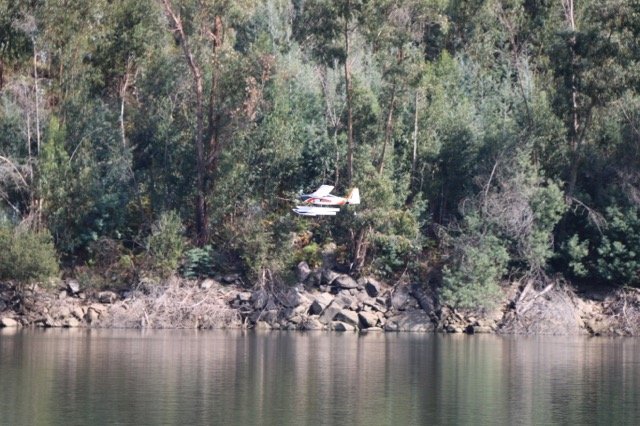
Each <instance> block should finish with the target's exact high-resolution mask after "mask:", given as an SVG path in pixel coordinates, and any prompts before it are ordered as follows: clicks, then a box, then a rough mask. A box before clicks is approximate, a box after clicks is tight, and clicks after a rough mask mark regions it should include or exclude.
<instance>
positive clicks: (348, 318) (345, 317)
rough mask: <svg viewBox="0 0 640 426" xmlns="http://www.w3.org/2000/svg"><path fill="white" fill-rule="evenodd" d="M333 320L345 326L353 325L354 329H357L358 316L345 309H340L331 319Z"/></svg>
mask: <svg viewBox="0 0 640 426" xmlns="http://www.w3.org/2000/svg"><path fill="white" fill-rule="evenodd" d="M333 319H334V321H340V322H344V323H346V324H350V325H353V326H354V327H357V326H358V322H359V319H358V314H357V313H355V312H353V311H349V310H347V309H342V310H341V311H340V312H338V313H337V314H336V315H335V316H334V317H333Z"/></svg>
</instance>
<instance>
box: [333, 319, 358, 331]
mask: <svg viewBox="0 0 640 426" xmlns="http://www.w3.org/2000/svg"><path fill="white" fill-rule="evenodd" d="M330 328H331V330H333V331H355V330H356V328H355V327H354V326H353V325H351V324H347V323H344V322H341V321H333V322H332V323H331V327H330Z"/></svg>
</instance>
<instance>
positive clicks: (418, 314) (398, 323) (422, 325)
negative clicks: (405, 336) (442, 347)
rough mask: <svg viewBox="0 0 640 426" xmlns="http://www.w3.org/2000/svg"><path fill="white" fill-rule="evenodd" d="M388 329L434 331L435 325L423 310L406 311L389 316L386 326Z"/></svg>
mask: <svg viewBox="0 0 640 426" xmlns="http://www.w3.org/2000/svg"><path fill="white" fill-rule="evenodd" d="M384 329H385V330H386V331H417V332H432V331H434V330H435V325H434V324H433V322H432V321H431V318H429V316H428V315H427V314H426V313H424V312H422V311H417V310H416V311H406V312H402V313H400V314H398V315H395V316H393V317H391V318H389V319H388V320H387V322H386V324H385V326H384Z"/></svg>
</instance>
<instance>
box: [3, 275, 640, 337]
mask: <svg viewBox="0 0 640 426" xmlns="http://www.w3.org/2000/svg"><path fill="white" fill-rule="evenodd" d="M297 275H298V279H299V281H300V282H299V283H298V284H297V285H295V286H291V287H287V286H263V287H257V288H253V289H248V288H246V286H244V285H243V284H242V282H241V281H240V279H239V277H238V276H237V275H229V276H221V277H218V279H212V278H209V279H205V280H198V281H196V280H185V279H179V278H172V279H169V280H168V281H167V282H166V283H164V284H163V285H157V284H151V283H146V284H145V283H142V284H140V285H139V286H138V287H137V288H135V289H133V290H128V291H123V292H114V291H95V290H81V288H82V286H81V285H80V283H78V282H77V281H75V280H68V281H66V282H65V283H64V284H63V285H62V286H60V287H58V288H56V289H44V288H42V287H39V286H32V287H29V288H25V289H22V290H21V291H20V292H18V291H17V289H16V288H14V287H12V286H11V285H8V284H0V326H3V327H19V326H26V327H31V326H32V327H97V328H204V329H212V328H256V329H265V330H334V331H360V332H383V331H387V332H392V331H409V332H444V333H469V334H475V333H499V334H560V335H619V336H638V335H640V291H637V290H635V289H627V290H622V289H616V290H611V291H609V292H602V291H582V292H577V291H576V290H575V289H574V288H572V287H571V286H569V285H567V284H563V283H562V282H555V283H552V284H550V285H548V286H547V287H545V288H543V289H537V288H536V286H535V285H534V284H533V282H525V283H511V284H505V285H504V286H503V297H502V299H501V301H500V303H498V304H497V305H496V307H495V308H494V309H492V310H484V311H463V310H456V309H453V308H451V307H449V306H441V305H440V304H439V302H438V298H437V296H436V293H435V291H434V290H432V289H431V288H430V287H429V286H425V285H421V284H416V283H413V284H411V283H404V282H400V283H396V284H395V285H390V284H388V283H384V282H382V281H379V280H377V279H375V278H373V277H362V278H360V279H358V280H355V279H353V278H352V277H350V276H349V275H346V274H340V273H338V272H335V271H332V270H327V269H325V270H315V271H312V270H310V269H309V268H307V267H306V266H305V265H302V267H299V269H298V271H297Z"/></svg>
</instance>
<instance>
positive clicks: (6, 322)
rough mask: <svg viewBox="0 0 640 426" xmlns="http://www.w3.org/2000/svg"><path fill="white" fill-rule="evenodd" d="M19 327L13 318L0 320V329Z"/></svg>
mask: <svg viewBox="0 0 640 426" xmlns="http://www.w3.org/2000/svg"><path fill="white" fill-rule="evenodd" d="M18 325H20V324H19V323H18V321H16V320H14V319H13V318H8V317H4V318H1V319H0V327H7V328H8V327H17V326H18Z"/></svg>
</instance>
